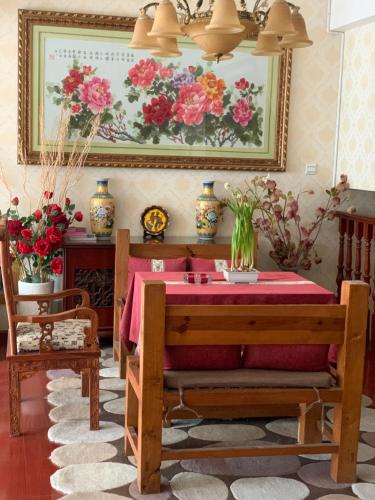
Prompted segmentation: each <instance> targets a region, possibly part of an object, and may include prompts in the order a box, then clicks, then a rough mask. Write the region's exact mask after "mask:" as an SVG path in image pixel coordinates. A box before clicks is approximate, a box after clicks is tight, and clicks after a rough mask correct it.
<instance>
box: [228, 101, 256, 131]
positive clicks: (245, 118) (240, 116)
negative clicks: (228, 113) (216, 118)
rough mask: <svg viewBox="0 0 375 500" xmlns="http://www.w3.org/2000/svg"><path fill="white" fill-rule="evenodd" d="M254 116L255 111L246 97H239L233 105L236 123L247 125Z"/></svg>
mask: <svg viewBox="0 0 375 500" xmlns="http://www.w3.org/2000/svg"><path fill="white" fill-rule="evenodd" d="M252 117H253V112H252V110H251V109H250V106H249V103H248V102H247V100H246V99H238V101H237V102H236V104H235V105H234V106H233V120H234V121H235V122H236V123H239V124H240V125H242V127H246V126H247V125H248V123H249V121H251V119H252Z"/></svg>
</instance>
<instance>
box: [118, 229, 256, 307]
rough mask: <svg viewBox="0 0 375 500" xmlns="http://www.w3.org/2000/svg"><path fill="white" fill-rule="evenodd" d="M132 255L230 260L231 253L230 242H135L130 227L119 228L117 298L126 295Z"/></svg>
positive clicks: (147, 257) (153, 257)
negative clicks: (131, 237) (131, 236)
mask: <svg viewBox="0 0 375 500" xmlns="http://www.w3.org/2000/svg"><path fill="white" fill-rule="evenodd" d="M181 239H182V238H181ZM255 250H256V244H255V247H254V251H255ZM130 256H132V257H138V258H143V259H175V258H178V257H199V258H202V259H223V260H229V259H230V256H231V254H230V245H229V244H228V243H215V244H201V243H174V242H170V241H168V240H166V241H164V242H159V241H157V242H153V241H150V242H149V243H147V244H145V243H142V242H137V243H134V242H131V241H130V233H129V229H118V230H117V232H116V257H115V300H117V299H119V298H121V297H125V296H126V292H127V287H128V263H129V257H130ZM254 260H255V256H254Z"/></svg>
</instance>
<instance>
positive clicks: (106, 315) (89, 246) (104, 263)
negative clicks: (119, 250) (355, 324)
mask: <svg viewBox="0 0 375 500" xmlns="http://www.w3.org/2000/svg"><path fill="white" fill-rule="evenodd" d="M64 255H65V263H64V287H65V288H84V289H85V290H87V291H88V292H89V294H90V301H91V306H92V308H93V309H95V311H96V312H97V313H98V316H99V335H100V336H101V337H112V335H113V303H114V276H115V241H114V239H113V240H108V241H72V240H66V241H65V243H64ZM75 305H76V304H75V302H74V298H69V299H67V303H66V306H67V307H68V308H74V307H75Z"/></svg>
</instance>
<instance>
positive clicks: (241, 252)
mask: <svg viewBox="0 0 375 500" xmlns="http://www.w3.org/2000/svg"><path fill="white" fill-rule="evenodd" d="M224 187H225V189H226V190H227V191H229V192H230V196H229V197H228V198H225V199H224V200H223V205H224V206H226V207H228V208H229V210H230V211H231V212H232V213H233V215H234V227H233V232H232V242H231V260H232V264H231V271H242V272H249V271H252V270H253V268H254V243H255V241H254V226H253V214H254V211H255V210H256V209H257V208H258V201H257V199H256V198H255V197H254V196H252V194H251V192H250V190H249V189H248V188H247V189H246V190H241V189H240V188H237V187H236V188H232V187H231V185H230V184H229V183H226V184H225V185H224Z"/></svg>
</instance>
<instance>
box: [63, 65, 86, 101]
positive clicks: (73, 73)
mask: <svg viewBox="0 0 375 500" xmlns="http://www.w3.org/2000/svg"><path fill="white" fill-rule="evenodd" d="M82 82H83V73H80V72H79V71H78V70H77V69H74V68H73V69H71V70H70V71H69V75H68V76H67V77H66V78H64V80H63V85H64V93H65V94H68V95H70V94H73V92H74V91H75V90H76V88H77V87H78V85H80V84H81V83H82Z"/></svg>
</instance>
